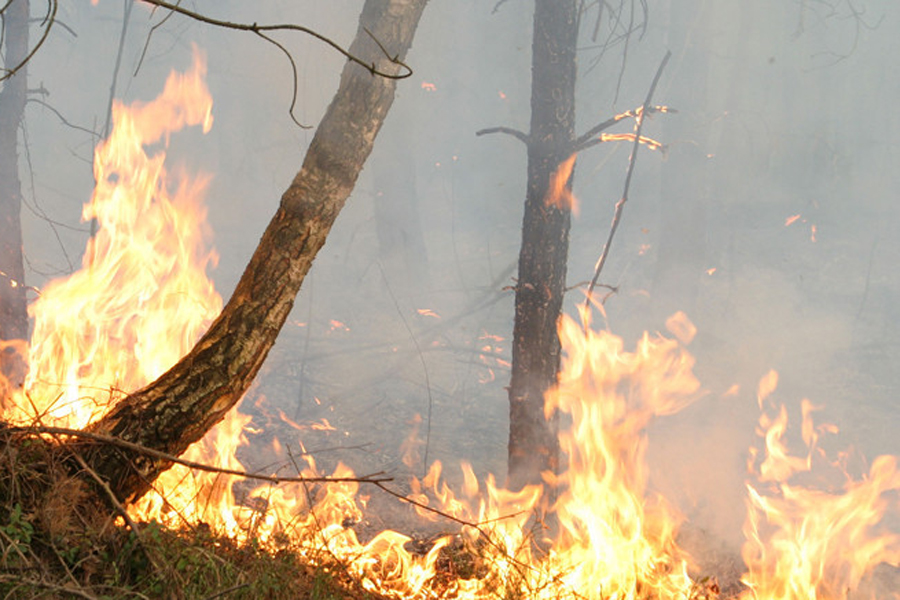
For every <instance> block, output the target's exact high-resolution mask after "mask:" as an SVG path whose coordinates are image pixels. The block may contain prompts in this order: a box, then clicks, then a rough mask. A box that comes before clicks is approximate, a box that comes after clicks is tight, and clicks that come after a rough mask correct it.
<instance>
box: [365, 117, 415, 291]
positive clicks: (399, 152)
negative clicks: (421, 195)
mask: <svg viewBox="0 0 900 600" xmlns="http://www.w3.org/2000/svg"><path fill="white" fill-rule="evenodd" d="M404 118H408V117H404ZM413 129H414V125H412V124H409V123H407V124H406V125H405V126H404V127H392V128H391V130H390V131H388V132H386V133H387V134H388V135H387V137H385V135H384V134H382V137H381V143H380V144H379V146H378V150H376V151H375V155H374V156H373V157H372V162H373V163H374V164H373V165H372V166H373V167H374V168H373V171H374V173H373V177H372V183H373V185H374V186H375V210H374V213H375V231H376V232H377V234H378V256H379V258H380V259H381V262H382V263H383V264H384V266H385V270H386V272H387V276H388V278H389V280H390V284H391V285H392V286H393V287H394V288H395V290H394V291H395V292H398V293H400V294H401V295H406V294H407V293H409V292H419V293H421V291H422V290H423V289H425V288H427V287H428V285H429V274H428V250H427V248H426V246H425V233H424V232H423V231H422V220H421V219H420V217H419V199H418V196H417V194H416V161H415V154H414V153H413V152H412V151H411V148H413V139H412V138H413V136H412V133H411V132H412V130H413Z"/></svg>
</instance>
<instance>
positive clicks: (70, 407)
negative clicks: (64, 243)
mask: <svg viewBox="0 0 900 600" xmlns="http://www.w3.org/2000/svg"><path fill="white" fill-rule="evenodd" d="M205 70H206V68H205V65H204V62H203V60H202V59H201V58H199V55H198V56H197V57H196V58H195V61H194V67H193V68H192V69H191V71H189V72H188V73H185V74H173V75H171V76H170V77H169V79H168V81H167V82H166V86H165V89H164V90H163V92H162V94H161V95H160V96H159V97H158V98H157V99H156V100H155V101H153V102H150V103H147V104H142V103H135V104H134V105H132V106H131V107H126V106H124V105H122V104H121V103H115V104H114V106H113V119H114V122H115V126H114V128H113V131H112V134H111V135H110V138H109V139H108V140H106V141H105V142H103V143H101V144H100V145H99V146H98V147H97V149H96V151H95V153H94V177H95V180H96V181H97V184H96V188H95V190H94V194H93V197H92V198H91V201H90V202H88V203H87V204H85V206H84V210H83V212H82V218H83V219H84V220H90V219H93V218H96V219H97V222H98V223H99V225H100V228H99V230H98V232H97V235H96V237H94V238H93V239H91V240H90V241H89V243H88V246H87V249H86V251H85V255H84V259H83V265H82V268H81V270H79V271H77V272H76V273H73V274H72V275H71V276H69V277H67V278H65V279H61V280H56V281H53V282H51V283H50V284H48V285H47V286H45V288H44V289H43V291H42V293H41V295H40V297H39V298H38V299H37V300H36V301H35V302H34V303H33V304H32V305H31V306H30V313H31V316H32V317H33V318H34V332H33V335H32V343H31V344H30V347H29V350H28V364H29V366H30V372H29V374H28V377H27V379H26V381H25V390H26V392H25V393H26V394H27V399H25V398H21V399H19V400H18V401H16V402H14V403H13V408H12V409H11V410H10V411H7V413H6V414H4V418H6V419H7V420H10V421H19V422H22V421H31V420H34V419H40V420H41V421H42V422H43V423H44V424H48V425H49V424H53V425H60V426H68V427H75V428H80V427H83V426H84V425H86V424H87V423H88V422H90V421H92V420H94V419H96V418H98V417H99V416H101V415H102V414H103V413H104V412H105V411H106V409H107V408H108V407H109V406H111V405H112V404H113V403H114V402H115V401H116V400H118V399H119V398H121V397H122V396H123V394H124V393H125V392H127V391H129V390H134V389H136V388H138V387H140V386H142V385H144V384H146V383H148V382H150V381H152V380H153V379H155V378H156V377H158V376H159V375H161V374H162V373H163V372H164V371H165V370H166V369H168V368H169V367H170V366H171V365H172V364H174V363H175V361H176V360H178V358H180V357H181V356H182V355H183V354H184V353H185V352H186V351H187V350H188V349H190V347H191V345H192V344H193V343H194V342H195V341H196V340H197V339H198V337H199V336H200V334H201V333H202V332H203V330H204V329H205V328H206V327H207V325H208V324H209V323H210V322H211V320H212V319H213V318H215V316H216V315H217V314H218V313H219V312H220V310H221V308H222V300H221V298H220V297H219V295H218V294H217V293H216V291H215V289H214V287H213V284H212V282H211V281H210V280H209V278H208V277H207V276H206V269H207V268H208V267H209V266H212V265H215V263H216V260H217V256H216V254H215V253H214V252H211V251H209V250H207V249H206V248H205V244H204V238H205V237H206V232H207V226H206V209H205V208H204V207H203V205H202V204H201V202H200V198H201V197H202V194H203V191H204V189H205V187H206V184H207V178H205V177H199V178H193V179H192V178H188V177H181V178H176V177H171V176H170V175H169V174H168V173H167V171H166V169H165V166H164V162H165V150H164V149H163V150H158V151H156V152H155V153H153V154H151V153H150V152H149V149H148V146H151V145H155V144H160V143H162V144H163V145H165V144H167V143H168V138H169V136H170V135H171V134H172V133H174V132H177V131H179V130H181V129H183V128H184V127H188V126H197V125H201V126H202V127H203V130H204V132H206V131H208V130H209V128H210V127H211V126H212V116H211V109H212V98H211V97H210V95H209V91H208V90H207V88H206V85H205V83H204V82H203V78H204V75H205Z"/></svg>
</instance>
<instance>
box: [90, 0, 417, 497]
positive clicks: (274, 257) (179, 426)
mask: <svg viewBox="0 0 900 600" xmlns="http://www.w3.org/2000/svg"><path fill="white" fill-rule="evenodd" d="M426 2H427V0H366V3H365V6H364V7H363V10H362V14H361V16H360V21H359V28H358V30H357V33H356V38H355V40H354V42H353V45H352V46H351V48H350V52H351V53H352V54H354V55H355V56H359V57H363V58H365V59H366V60H367V61H370V62H372V63H374V64H376V65H378V68H379V69H381V70H382V71H385V70H387V71H391V70H393V71H395V72H400V68H399V67H396V66H392V65H391V63H390V62H389V61H388V60H387V59H386V58H385V56H384V54H383V53H382V52H381V50H379V47H378V44H377V43H376V42H375V41H374V40H378V43H380V44H382V45H383V46H384V47H385V49H386V50H387V52H388V53H389V55H390V56H391V57H394V56H396V57H398V58H399V59H400V60H403V58H404V57H405V56H406V53H407V51H408V49H409V47H410V45H411V43H412V39H413V34H414V32H415V30H416V26H417V24H418V22H419V17H420V16H421V14H422V11H423V9H424V8H425V4H426ZM373 38H374V40H373ZM395 87H396V81H394V80H390V79H385V78H383V77H375V76H372V75H371V74H370V73H369V72H368V71H367V70H365V69H364V68H362V67H360V66H359V65H357V64H354V63H347V65H346V66H345V67H344V70H343V73H342V74H341V82H340V87H339V89H338V91H337V93H336V94H335V97H334V99H333V100H332V102H331V105H330V106H329V107H328V110H327V111H326V113H325V116H324V117H323V118H322V121H321V123H320V124H319V128H318V130H317V131H316V134H315V137H314V138H313V141H312V144H311V145H310V147H309V150H308V151H307V153H306V158H305V160H304V162H303V167H302V169H301V170H300V172H299V173H298V174H297V176H296V177H295V178H294V181H293V182H292V184H291V186H290V187H289V188H288V190H287V191H286V192H285V193H284V195H283V196H282V198H281V205H280V206H279V208H278V211H277V212H276V214H275V216H274V218H273V219H272V221H271V222H270V223H269V226H268V228H267V229H266V231H265V233H264V234H263V237H262V239H261V240H260V242H259V245H258V246H257V249H256V251H255V253H254V254H253V257H252V258H251V259H250V262H249V264H248V265H247V268H246V270H245V271H244V274H243V276H242V277H241V280H240V281H239V282H238V285H237V288H236V289H235V291H234V294H233V295H232V297H231V299H230V300H229V301H228V304H227V305H226V306H225V308H224V310H223V311H222V314H221V315H220V316H219V318H218V319H216V321H215V322H214V323H213V324H212V326H211V327H210V329H209V331H208V332H207V333H206V335H204V336H203V338H202V339H201V340H200V341H199V342H198V343H197V345H196V346H195V347H194V348H193V349H192V350H191V351H190V352H189V353H188V355H187V356H185V357H184V358H183V359H182V360H180V361H179V362H178V363H177V364H176V365H175V366H174V367H172V368H171V369H170V370H169V371H168V372H166V373H165V374H163V375H162V376H161V377H160V378H159V379H157V380H156V381H154V382H153V383H151V384H149V385H148V386H147V387H145V388H144V389H142V390H139V391H138V392H135V393H134V394H132V395H130V396H128V397H127V398H125V399H124V400H123V401H121V402H120V403H119V404H118V405H117V406H115V407H114V408H113V409H112V410H111V411H110V413H109V414H107V415H106V416H105V417H103V418H102V419H100V420H99V421H98V422H96V423H95V424H94V425H93V426H91V428H90V429H91V430H92V431H94V432H99V433H105V434H111V435H114V436H116V437H119V438H121V439H124V440H127V441H130V442H135V443H138V444H141V445H144V446H148V447H151V448H155V449H159V450H163V451H165V452H168V453H170V454H176V455H177V454H181V453H182V452H183V451H184V450H185V449H187V447H188V446H189V445H190V444H192V443H194V442H196V441H197V440H199V439H200V438H202V437H203V435H204V434H205V433H206V432H207V431H208V430H209V429H210V428H211V427H212V426H213V425H215V424H216V423H217V422H218V421H220V420H221V419H222V418H223V417H224V415H225V413H226V412H227V411H228V410H230V409H231V408H232V407H233V406H234V405H235V404H236V403H237V402H238V400H240V398H241V396H242V395H243V394H244V392H245V391H246V390H247V388H248V387H249V386H250V384H251V382H252V381H253V378H254V377H255V376H256V374H257V372H258V371H259V368H260V366H261V365H262V363H263V361H264V360H265V358H266V355H267V354H268V351H269V349H270V348H271V347H272V344H273V343H274V341H275V338H276V336H277V335H278V332H279V330H280V329H281V326H282V325H283V323H284V321H285V319H286V318H287V316H288V314H289V313H290V311H291V308H292V306H293V304H294V298H295V296H296V294H297V292H298V291H299V289H300V286H301V284H302V282H303V279H304V277H305V276H306V273H307V272H308V271H309V268H310V266H311V264H312V261H313V259H314V258H315V256H316V253H317V252H318V251H319V249H320V248H321V247H322V245H323V244H324V243H325V238H326V236H327V235H328V232H329V230H330V229H331V226H332V225H333V224H334V221H335V219H336V218H337V215H338V213H339V212H340V210H341V208H342V207H343V205H344V202H345V201H346V199H347V197H348V196H349V195H350V192H351V191H352V190H353V186H354V185H355V183H356V179H357V177H358V176H359V173H360V171H361V170H362V167H363V164H364V162H365V160H366V158H367V157H368V156H369V153H370V152H371V150H372V145H373V143H374V141H375V136H376V135H377V133H378V130H379V129H380V128H381V125H382V123H383V121H384V118H385V116H386V115H387V113H388V110H389V109H390V107H391V104H392V102H393V99H394V89H395ZM85 456H86V458H87V459H88V461H89V462H90V463H91V465H92V467H93V468H94V469H95V470H96V471H97V472H98V473H99V474H100V475H102V476H103V477H104V478H105V479H108V480H109V482H110V487H111V489H112V490H113V491H114V492H115V493H116V495H117V496H118V497H119V498H121V499H123V500H125V501H130V500H133V499H135V498H137V497H139V496H140V495H141V494H143V493H144V492H146V491H147V489H148V488H149V485H150V483H151V482H152V481H153V480H154V479H155V478H156V477H157V476H158V475H159V474H160V473H161V472H163V471H165V470H166V469H168V468H169V467H170V466H171V464H169V463H168V462H167V461H162V460H158V459H153V458H148V457H145V456H136V455H133V454H123V453H122V451H121V450H120V449H113V448H110V447H108V446H102V445H97V446H94V447H91V448H89V449H88V450H87V451H86V453H85Z"/></svg>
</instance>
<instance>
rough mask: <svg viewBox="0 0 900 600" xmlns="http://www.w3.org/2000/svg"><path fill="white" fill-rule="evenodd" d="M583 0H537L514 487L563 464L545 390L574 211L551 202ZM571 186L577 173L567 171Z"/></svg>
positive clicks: (512, 438)
mask: <svg viewBox="0 0 900 600" xmlns="http://www.w3.org/2000/svg"><path fill="white" fill-rule="evenodd" d="M576 5H577V3H576V0H536V2H535V11H534V35H533V41H532V67H531V77H532V83H531V131H530V133H529V135H528V186H527V191H526V197H525V215H524V218H523V222H522V247H521V250H520V252H519V276H518V282H517V284H516V316H515V325H514V328H513V354H512V379H511V381H510V386H509V467H508V468H509V485H510V487H512V488H519V487H521V486H522V485H525V484H528V483H537V482H540V474H541V472H542V471H545V470H553V471H555V470H556V469H557V467H558V462H559V442H558V440H557V432H556V429H557V428H556V419H555V417H551V418H550V419H547V418H545V416H544V392H545V391H547V389H548V388H549V387H551V386H552V385H553V384H555V383H556V379H557V374H558V371H559V353H560V345H559V337H558V335H557V331H556V326H557V321H558V320H559V316H560V311H561V309H562V301H563V294H564V292H565V281H566V261H567V258H568V252H569V225H570V217H571V211H570V208H569V207H568V206H567V205H566V204H565V202H559V203H553V202H548V200H549V199H550V192H551V182H552V181H553V179H554V175H555V174H557V173H560V172H561V167H562V165H564V164H566V163H567V160H568V159H569V158H570V156H571V153H572V142H573V140H574V138H575V78H576V72H577V69H576V63H575V50H576V46H575V44H576V39H577V37H578V18H577V17H578V13H577V6H576ZM568 164H569V165H571V163H568ZM562 176H563V182H564V185H565V188H566V189H571V183H572V182H571V172H569V173H564V172H563V173H562Z"/></svg>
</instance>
